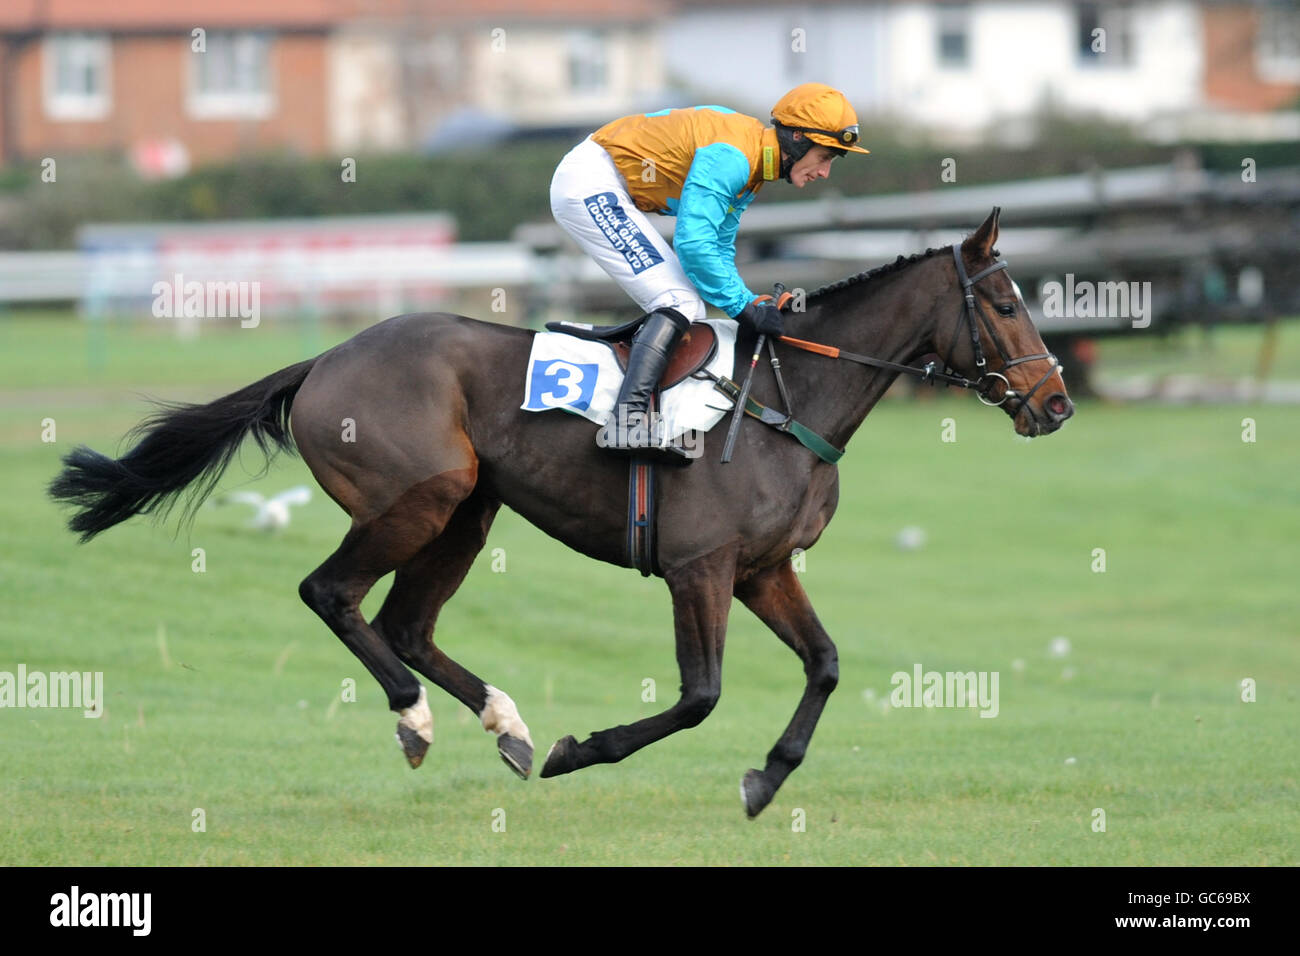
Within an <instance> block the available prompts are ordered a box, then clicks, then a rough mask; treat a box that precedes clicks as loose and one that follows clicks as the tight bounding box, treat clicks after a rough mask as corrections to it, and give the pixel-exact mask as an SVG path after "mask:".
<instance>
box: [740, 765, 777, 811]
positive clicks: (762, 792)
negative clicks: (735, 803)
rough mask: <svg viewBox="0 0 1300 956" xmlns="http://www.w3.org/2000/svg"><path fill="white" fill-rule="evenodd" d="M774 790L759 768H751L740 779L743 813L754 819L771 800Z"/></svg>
mask: <svg viewBox="0 0 1300 956" xmlns="http://www.w3.org/2000/svg"><path fill="white" fill-rule="evenodd" d="M775 795H776V791H775V790H773V789H772V786H771V784H769V783H768V782H767V780H766V778H764V776H763V772H762V771H761V770H751V771H749V773H747V774H745V777H744V779H743V780H741V781H740V799H741V800H742V801H743V802H744V804H745V814H746V815H747V816H748V817H749V819H751V820H752V819H754V817H756V816H758V815H759V814H760V813H762V812H763V808H764V807H766V806H767V805H768V804H769V803H771V802H772V797H773V796H775Z"/></svg>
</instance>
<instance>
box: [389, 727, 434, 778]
mask: <svg viewBox="0 0 1300 956" xmlns="http://www.w3.org/2000/svg"><path fill="white" fill-rule="evenodd" d="M397 742H398V743H399V744H400V745H401V747H402V753H404V754H406V762H407V763H409V764H410V765H411V769H412V770H414V769H415V768H416V767H418V766H420V764H422V763H424V755H425V754H427V753H428V752H429V741H427V740H425V739H424V738H423V737H421V736H420V735H419V733H417V732H416V731H414V730H412V729H411V728H410V727H407V726H406V725H405V724H398V725H397Z"/></svg>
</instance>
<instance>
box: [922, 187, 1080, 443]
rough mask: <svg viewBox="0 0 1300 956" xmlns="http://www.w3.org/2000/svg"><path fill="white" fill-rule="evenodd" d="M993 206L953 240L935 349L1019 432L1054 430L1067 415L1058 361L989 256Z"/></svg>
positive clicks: (994, 228) (1070, 410)
mask: <svg viewBox="0 0 1300 956" xmlns="http://www.w3.org/2000/svg"><path fill="white" fill-rule="evenodd" d="M1000 212H1001V209H999V208H998V207H994V209H993V212H991V213H990V214H989V217H988V218H987V219H985V220H984V223H983V225H981V226H980V227H979V228H978V229H977V230H975V232H974V233H973V234H972V235H971V236H969V237H968V238H967V239H966V240H965V241H964V242H963V243H962V244H961V245H960V246H955V247H954V255H953V262H952V270H953V272H954V275H955V278H956V280H957V286H956V287H957V290H958V292H959V297H960V299H961V306H960V308H959V309H958V312H957V317H956V320H955V321H953V322H951V323H949V322H948V321H947V320H946V319H945V320H944V321H943V323H942V324H941V325H940V326H939V329H938V331H937V333H936V341H935V343H934V344H935V349H936V351H937V352H938V353H939V355H940V356H941V357H942V358H943V359H944V360H945V361H946V362H947V363H948V365H949V366H951V367H952V368H953V369H956V370H957V371H958V372H960V373H961V374H962V375H965V376H967V377H969V378H972V379H978V380H979V381H980V389H979V395H980V398H981V400H982V401H984V402H985V403H986V404H989V405H1000V406H1001V407H1002V408H1003V409H1004V410H1005V411H1006V413H1007V414H1008V415H1010V416H1011V419H1012V421H1013V422H1015V427H1016V431H1017V432H1019V433H1020V434H1021V435H1025V436H1027V437H1030V438H1032V437H1034V436H1036V435H1047V434H1050V433H1051V432H1054V431H1056V430H1057V429H1058V428H1060V427H1061V424H1062V423H1063V422H1064V421H1065V420H1066V419H1067V418H1069V417H1070V416H1071V415H1073V414H1074V405H1073V403H1072V402H1071V401H1070V398H1069V396H1068V395H1066V394H1065V382H1064V381H1062V380H1061V366H1060V363H1059V362H1057V360H1056V356H1054V355H1052V354H1051V353H1050V352H1048V351H1047V348H1046V347H1045V346H1044V345H1043V340H1042V338H1041V337H1040V336H1039V334H1038V330H1037V329H1036V328H1034V323H1033V322H1032V321H1031V320H1030V318H1029V309H1028V307H1027V306H1026V305H1025V300H1024V297H1023V296H1021V294H1020V289H1019V288H1018V287H1017V286H1016V284H1015V282H1013V281H1012V279H1011V276H1010V274H1009V273H1008V271H1007V264H1006V263H1005V262H1000V261H998V259H997V253H996V252H995V251H994V248H993V246H994V244H995V243H996V242H997V239H998V214H999V213H1000Z"/></svg>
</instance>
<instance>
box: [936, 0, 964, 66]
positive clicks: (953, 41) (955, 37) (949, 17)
mask: <svg viewBox="0 0 1300 956" xmlns="http://www.w3.org/2000/svg"><path fill="white" fill-rule="evenodd" d="M938 14H939V16H938V21H937V24H938V33H937V38H938V43H939V66H941V67H947V68H949V69H965V68H966V67H968V66H970V10H969V9H968V8H967V7H966V6H965V5H964V4H963V5H958V6H945V7H940V8H939V10H938Z"/></svg>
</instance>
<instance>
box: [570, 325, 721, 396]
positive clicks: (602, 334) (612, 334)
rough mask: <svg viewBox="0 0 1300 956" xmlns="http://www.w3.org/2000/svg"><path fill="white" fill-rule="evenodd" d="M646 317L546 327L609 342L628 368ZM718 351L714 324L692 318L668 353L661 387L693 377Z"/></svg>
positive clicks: (615, 355) (582, 337)
mask: <svg viewBox="0 0 1300 956" xmlns="http://www.w3.org/2000/svg"><path fill="white" fill-rule="evenodd" d="M645 320H646V317H645V316H644V315H643V316H641V317H640V318H637V319H633V320H632V321H631V322H624V323H623V324H622V325H595V326H593V325H585V324H583V323H580V322H547V323H546V329H547V331H548V332H562V333H564V334H565V335H572V336H574V337H575V338H579V339H587V340H589V341H592V342H602V343H604V344H605V345H608V346H609V347H610V349H611V350H612V351H613V352H614V357H615V358H616V359H617V360H618V367H619V368H620V369H622V370H623V371H624V372H626V371H627V357H628V354H629V353H630V352H631V351H632V337H633V336H634V335H636V332H637V329H639V328H641V323H643V322H644V321H645ZM717 351H718V337H717V335H716V334H715V333H714V331H713V327H712V326H710V325H706V324H705V323H703V322H692V323H691V327H690V328H688V329H687V330H686V331H685V332H684V333H683V334H682V337H681V339H680V340H679V341H678V342H677V345H676V346H674V347H673V351H672V354H671V355H669V356H668V364H667V365H666V366H665V367H664V373H663V375H661V376H660V377H659V389H660V391H663V390H665V389H669V388H672V387H673V386H674V385H676V384H677V383H678V382H680V381H682V380H683V379H687V378H690V377H691V376H692V375H694V374H695V373H696V372H698V371H699V370H700V369H702V368H704V366H706V365H708V364H709V362H710V361H712V360H713V356H714V355H716V354H717Z"/></svg>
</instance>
